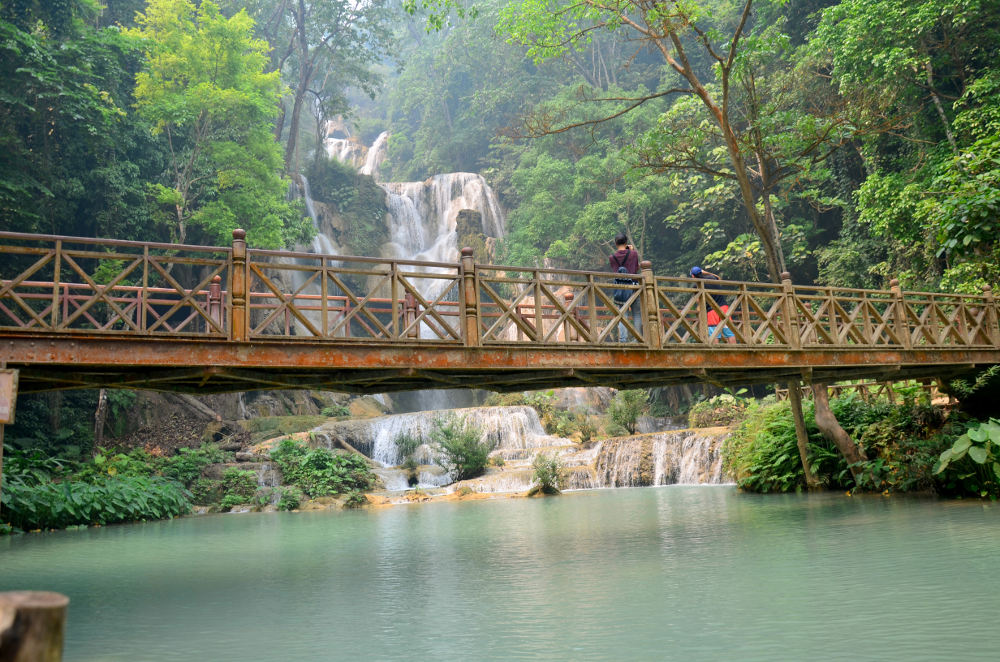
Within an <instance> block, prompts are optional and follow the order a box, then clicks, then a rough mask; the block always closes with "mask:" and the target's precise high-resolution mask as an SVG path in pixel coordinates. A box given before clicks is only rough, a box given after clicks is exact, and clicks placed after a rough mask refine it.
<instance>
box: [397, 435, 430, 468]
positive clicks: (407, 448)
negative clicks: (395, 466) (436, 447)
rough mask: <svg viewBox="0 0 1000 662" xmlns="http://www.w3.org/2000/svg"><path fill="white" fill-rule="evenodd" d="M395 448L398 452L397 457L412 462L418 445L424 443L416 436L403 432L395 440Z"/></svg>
mask: <svg viewBox="0 0 1000 662" xmlns="http://www.w3.org/2000/svg"><path fill="white" fill-rule="evenodd" d="M395 443H396V448H397V449H398V450H399V456H400V457H401V458H403V460H404V463H405V461H411V460H413V454H414V453H415V452H416V451H417V448H418V447H419V446H420V444H422V443H424V440H423V439H421V438H420V437H419V436H418V435H415V434H410V433H408V432H404V433H402V434H400V435H399V436H398V437H396V439H395Z"/></svg>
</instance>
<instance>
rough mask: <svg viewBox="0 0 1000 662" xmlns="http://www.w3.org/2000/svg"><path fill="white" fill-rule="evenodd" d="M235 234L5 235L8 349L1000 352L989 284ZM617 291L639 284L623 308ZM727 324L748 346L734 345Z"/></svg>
mask: <svg viewBox="0 0 1000 662" xmlns="http://www.w3.org/2000/svg"><path fill="white" fill-rule="evenodd" d="M234 236H235V239H234V242H233V245H232V246H231V247H201V246H176V245H168V244H151V243H139V242H123V241H114V240H96V239H80V238H69V237H55V236H42V235H22V234H15V233H0V361H5V362H6V364H7V366H8V367H11V368H17V369H19V370H20V390H21V391H22V392H25V391H36V390H46V389H59V388H86V387H96V386H110V387H124V388H140V389H154V390H178V391H188V392H202V393H205V392H222V391H238V390H251V389H262V388H266V389H272V388H316V389H327V390H339V391H354V392H387V391H398V390H411V389H419V388H488V389H492V390H523V389H533V388H548V387H554V386H594V385H614V386H636V387H637V386H659V385H666V384H673V383H680V382H690V381H709V382H715V383H720V384H736V383H754V382H775V381H783V380H787V379H798V378H800V377H802V376H806V377H808V378H810V379H812V380H815V381H835V380H841V379H858V378H879V379H882V378H894V379H895V378H906V377H924V376H949V375H953V374H958V373H961V372H964V371H968V370H970V369H972V368H974V367H976V366H982V365H989V364H996V363H1000V328H998V306H997V302H996V300H995V299H994V297H993V294H992V292H991V291H990V290H989V289H987V290H985V291H984V292H983V293H982V294H979V295H967V294H941V293H925V292H903V291H901V290H900V289H899V288H898V286H896V285H895V283H894V285H893V287H892V288H891V289H890V290H887V291H883V290H858V289H848V288H833V287H817V286H800V285H793V284H792V283H791V282H789V281H787V280H786V281H785V282H783V283H782V284H781V285H773V284H762V283H742V282H730V281H722V282H720V283H717V285H718V286H719V289H714V290H713V289H706V282H705V281H701V280H693V279H685V278H669V277H662V276H655V275H654V274H653V272H652V269H651V268H650V265H649V264H648V263H644V265H643V269H642V273H641V274H639V275H638V276H637V277H636V282H635V283H634V284H615V283H614V277H615V275H614V274H608V273H599V272H584V271H569V270H554V269H524V268H521V267H501V266H493V265H477V264H474V262H473V259H472V255H471V251H463V257H462V260H461V262H459V263H454V264H449V263H426V262H423V263H422V262H412V261H398V260H384V259H375V258H358V257H347V256H321V255H314V254H311V253H295V252H287V251H257V250H248V249H247V248H246V243H245V240H244V236H243V235H242V233H241V232H240V231H237V232H236V233H234ZM615 289H624V290H628V291H629V295H630V299H629V301H628V302H626V303H625V304H624V305H623V306H618V305H617V304H616V303H615V301H614V298H613V291H614V290H615ZM719 296H724V297H726V300H727V302H728V306H725V307H724V306H722V305H721V304H720V303H719V302H718V301H717V300H716V297H719ZM632 306H635V307H637V308H638V314H639V319H640V320H641V322H639V323H636V322H635V320H634V319H633V316H632V314H630V313H629V312H628V311H629V309H630V307H632ZM623 310H624V311H625V312H624V313H623V312H622V311H623ZM713 314H714V315H718V316H719V318H720V320H721V323H720V324H717V325H715V326H710V325H709V320H710V319H711V317H712V316H713ZM722 325H725V326H727V327H728V328H729V329H731V330H732V331H733V333H734V335H735V338H736V344H732V345H730V344H725V343H720V340H721V338H720V336H721V335H722V328H721V327H722ZM619 333H621V334H622V335H623V339H624V340H626V341H627V342H624V343H622V342H618V341H619Z"/></svg>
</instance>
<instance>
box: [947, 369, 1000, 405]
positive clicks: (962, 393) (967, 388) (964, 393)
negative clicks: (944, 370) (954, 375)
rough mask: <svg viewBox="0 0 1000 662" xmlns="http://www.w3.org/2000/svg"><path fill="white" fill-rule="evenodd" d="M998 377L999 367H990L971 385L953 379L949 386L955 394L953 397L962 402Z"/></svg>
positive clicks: (999, 373)
mask: <svg viewBox="0 0 1000 662" xmlns="http://www.w3.org/2000/svg"><path fill="white" fill-rule="evenodd" d="M998 375H1000V365H991V366H990V367H989V368H987V369H986V370H984V371H982V372H981V373H979V374H978V375H976V379H975V380H974V381H973V382H972V383H971V384H970V383H969V382H968V380H965V379H955V380H952V381H951V383H950V384H949V386H950V387H951V390H952V391H953V392H954V393H955V397H957V398H958V399H959V400H962V399H964V398H968V397H970V396H972V395H973V394H975V393H976V392H978V391H979V390H980V389H982V388H983V387H984V386H986V385H987V384H988V383H989V382H990V381H991V380H993V379H994V378H995V377H997V376H998Z"/></svg>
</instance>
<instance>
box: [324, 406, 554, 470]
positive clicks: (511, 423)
mask: <svg viewBox="0 0 1000 662" xmlns="http://www.w3.org/2000/svg"><path fill="white" fill-rule="evenodd" d="M450 416H454V417H457V418H458V419H460V420H462V421H463V422H464V425H465V427H473V428H476V429H478V430H479V431H480V433H481V437H482V439H484V440H486V441H488V442H489V443H490V445H491V446H492V447H493V453H494V454H498V455H501V456H503V454H504V453H509V452H516V451H519V450H526V449H539V448H549V447H558V446H567V447H569V446H572V445H573V442H572V441H570V440H568V439H563V438H562V437H554V436H551V435H548V434H545V431H544V430H543V429H542V424H541V422H540V421H539V420H538V413H537V412H536V411H535V410H534V409H532V408H531V407H525V406H515V407H473V408H469V409H451V410H445V411H421V412H413V413H409V414H394V415H392V416H379V417H377V418H369V419H364V420H353V421H328V422H327V423H324V424H323V425H321V426H320V427H318V428H316V429H315V430H314V431H313V434H314V436H315V437H316V438H317V440H319V441H320V442H321V443H323V444H325V445H326V446H328V447H334V445H335V444H334V442H335V441H336V440H340V441H344V442H345V443H347V444H349V445H351V446H352V447H354V448H356V449H357V450H359V451H360V452H362V453H363V454H365V455H367V456H368V457H370V458H371V459H372V460H374V461H375V462H377V463H378V464H380V465H382V466H383V467H392V466H397V465H399V464H400V463H401V462H403V460H405V459H406V458H404V457H402V456H401V454H400V452H399V448H398V447H397V445H396V440H397V439H399V438H400V437H402V436H404V435H408V436H410V437H415V438H418V439H421V440H423V441H424V443H422V444H421V445H420V446H419V447H418V448H417V450H416V452H415V453H414V459H415V460H417V461H418V462H419V463H421V464H430V463H432V462H433V461H434V459H435V457H436V456H437V455H436V452H435V451H434V450H433V449H432V448H431V447H430V446H429V445H428V443H427V442H429V441H430V434H431V430H433V429H434V427H435V425H437V424H438V423H439V422H442V421H444V420H446V419H447V418H448V417H450Z"/></svg>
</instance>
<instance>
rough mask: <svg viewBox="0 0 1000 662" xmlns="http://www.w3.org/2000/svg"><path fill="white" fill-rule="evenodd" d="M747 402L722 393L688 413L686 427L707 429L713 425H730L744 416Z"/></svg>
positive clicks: (699, 404) (694, 407)
mask: <svg viewBox="0 0 1000 662" xmlns="http://www.w3.org/2000/svg"><path fill="white" fill-rule="evenodd" d="M749 404H750V403H749V402H748V401H747V400H746V399H744V398H740V397H737V396H734V395H731V394H729V393H722V394H720V395H716V396H714V397H711V398H709V399H708V400H703V401H701V402H699V403H697V404H695V405H694V406H693V407H691V410H690V412H688V425H690V426H691V427H693V428H707V427H712V426H714V425H732V424H733V423H736V422H738V421H740V420H741V419H742V418H743V416H744V415H745V414H746V411H747V408H748V407H749Z"/></svg>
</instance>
